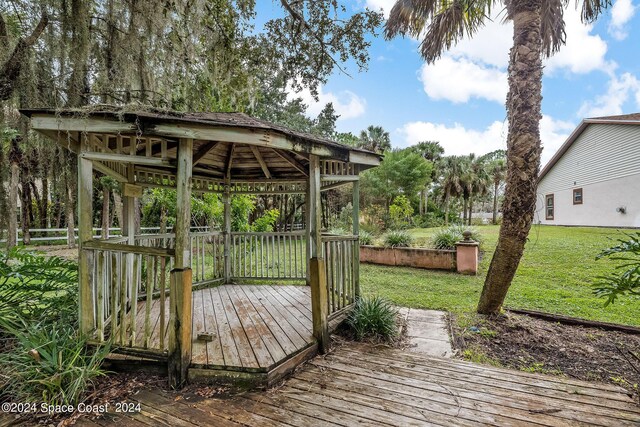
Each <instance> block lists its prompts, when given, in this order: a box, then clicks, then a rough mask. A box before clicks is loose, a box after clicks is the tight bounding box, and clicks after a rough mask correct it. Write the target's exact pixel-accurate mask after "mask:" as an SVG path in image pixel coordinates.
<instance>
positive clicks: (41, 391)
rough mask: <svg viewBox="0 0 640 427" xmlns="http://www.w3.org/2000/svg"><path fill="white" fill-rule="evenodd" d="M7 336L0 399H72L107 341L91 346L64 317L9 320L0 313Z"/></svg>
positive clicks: (0, 362) (96, 372)
mask: <svg viewBox="0 0 640 427" xmlns="http://www.w3.org/2000/svg"><path fill="white" fill-rule="evenodd" d="M0 327H1V328H2V329H3V330H4V331H5V332H7V333H8V334H9V335H10V336H11V339H10V340H11V341H12V346H11V351H7V352H2V353H0V372H1V373H2V375H0V378H2V379H4V383H3V381H2V380H0V390H2V392H0V399H4V398H9V399H13V400H14V401H16V402H46V403H47V404H50V405H75V404H77V403H78V401H79V399H80V398H81V396H82V394H83V393H84V391H85V390H86V388H87V387H88V386H89V385H90V384H91V382H92V381H93V380H94V379H95V378H97V377H99V376H101V375H104V374H105V371H104V370H103V369H102V368H101V367H100V366H101V364H102V360H103V359H104V357H105V356H106V355H107V354H108V352H109V346H102V347H99V348H97V349H95V350H90V349H88V348H87V342H86V340H85V339H84V338H83V337H80V336H78V335H77V333H76V331H75V327H74V326H73V325H70V324H68V323H64V322H54V323H50V322H41V323H31V324H30V323H25V322H22V323H13V322H8V321H5V319H1V318H0Z"/></svg>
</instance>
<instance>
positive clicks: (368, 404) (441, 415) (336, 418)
mask: <svg viewBox="0 0 640 427" xmlns="http://www.w3.org/2000/svg"><path fill="white" fill-rule="evenodd" d="M130 399H131V400H133V401H136V402H140V404H141V412H140V413H136V414H129V415H126V414H117V415H116V414H110V415H106V416H105V417H103V418H102V419H97V420H88V419H81V420H80V422H79V425H82V426H93V427H95V426H96V425H101V426H112V425H115V424H116V423H118V424H120V425H134V426H135V425H137V426H143V425H154V426H155V425H164V426H201V425H215V426H239V425H243V426H281V425H292V426H306V425H309V426H311V425H313V426H329V425H331V426H333V425H341V426H353V425H364V426H380V425H391V426H399V425H402V426H404V425H407V426H408V425H420V426H422V425H441V426H479V425H498V426H514V425H517V426H520V425H545V426H567V425H599V426H638V425H640V407H639V406H638V405H637V404H636V403H634V402H633V401H632V400H631V398H630V397H629V396H627V394H626V393H625V390H623V389H622V388H619V387H616V386H612V385H606V384H594V383H587V382H582V381H576V380H572V379H567V378H562V377H556V376H547V375H540V374H529V373H524V372H519V371H513V370H506V369H499V368H494V367H489V366H481V365H475V364H471V363H467V362H462V361H458V360H451V359H437V358H429V357H426V356H419V355H415V354H409V353H407V352H402V351H398V350H371V349H370V348H368V347H365V346H361V345H346V346H344V347H342V348H340V349H337V350H336V351H335V352H334V353H333V354H331V355H329V356H326V357H316V358H315V359H313V360H312V361H311V362H309V363H308V364H307V365H306V366H305V367H304V368H302V369H299V370H298V371H297V372H296V373H295V375H294V376H293V377H292V378H291V379H289V380H288V381H287V382H286V383H285V384H284V386H282V387H280V388H278V389H276V390H272V391H269V392H252V393H247V394H243V395H240V396H237V397H233V398H226V399H203V398H199V397H197V396H188V395H184V396H178V395H177V394H176V393H173V392H167V391H162V390H158V389H148V390H144V391H142V392H140V393H139V394H137V395H136V396H133V397H131V398H130Z"/></svg>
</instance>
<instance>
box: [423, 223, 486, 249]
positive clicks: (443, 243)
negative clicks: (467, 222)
mask: <svg viewBox="0 0 640 427" xmlns="http://www.w3.org/2000/svg"><path fill="white" fill-rule="evenodd" d="M465 231H470V232H471V240H475V241H476V242H480V244H482V238H481V237H480V233H479V232H478V230H476V229H474V228H473V227H467V226H464V225H461V224H456V225H450V226H449V227H445V228H441V229H440V230H438V231H437V232H436V234H434V236H433V238H432V239H431V246H433V247H434V248H435V249H452V250H453V249H455V248H456V242H459V241H461V240H464V237H463V235H462V233H464V232H465Z"/></svg>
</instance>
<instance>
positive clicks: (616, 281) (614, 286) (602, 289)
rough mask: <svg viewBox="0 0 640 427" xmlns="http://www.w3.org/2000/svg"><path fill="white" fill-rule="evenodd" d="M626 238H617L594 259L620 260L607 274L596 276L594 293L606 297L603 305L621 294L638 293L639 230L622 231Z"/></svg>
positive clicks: (639, 286) (639, 273) (639, 281)
mask: <svg viewBox="0 0 640 427" xmlns="http://www.w3.org/2000/svg"><path fill="white" fill-rule="evenodd" d="M624 235H625V236H627V238H626V239H624V238H623V239H617V240H616V241H617V242H618V244H617V245H615V246H612V247H610V248H607V249H605V250H603V251H602V252H600V253H599V254H598V255H597V256H596V260H599V259H601V258H608V259H610V260H613V261H621V264H620V265H618V266H617V267H615V269H614V271H613V272H611V273H610V274H609V275H605V276H597V277H596V279H597V281H596V282H595V283H594V285H593V287H594V290H593V292H594V294H596V295H597V296H600V297H603V298H606V300H605V303H604V305H605V306H607V305H609V304H611V303H613V302H615V300H616V298H618V297H619V296H621V295H640V232H636V233H633V234H628V233H624Z"/></svg>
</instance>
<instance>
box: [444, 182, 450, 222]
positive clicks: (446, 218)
mask: <svg viewBox="0 0 640 427" xmlns="http://www.w3.org/2000/svg"><path fill="white" fill-rule="evenodd" d="M444 225H449V190H447V192H446V193H445V195H444Z"/></svg>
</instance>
